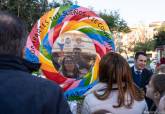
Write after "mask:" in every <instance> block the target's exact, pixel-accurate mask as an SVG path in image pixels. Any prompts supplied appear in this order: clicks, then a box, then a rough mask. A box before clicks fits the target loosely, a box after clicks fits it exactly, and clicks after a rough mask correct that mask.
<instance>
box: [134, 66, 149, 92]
mask: <svg viewBox="0 0 165 114" xmlns="http://www.w3.org/2000/svg"><path fill="white" fill-rule="evenodd" d="M131 71H132V76H133V80H134V83H135V84H136V85H138V84H137V83H136V78H135V75H136V73H135V72H134V66H133V67H131ZM151 76H152V72H151V71H149V70H148V69H146V68H144V69H143V70H142V74H141V78H142V79H141V83H140V85H138V86H139V88H143V90H144V91H145V92H146V85H147V84H148V83H149V81H150V78H151Z"/></svg>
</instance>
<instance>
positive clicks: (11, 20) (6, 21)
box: [0, 11, 27, 56]
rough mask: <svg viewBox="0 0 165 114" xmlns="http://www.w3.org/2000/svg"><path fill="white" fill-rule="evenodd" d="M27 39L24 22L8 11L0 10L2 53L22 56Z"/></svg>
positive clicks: (0, 50) (0, 47) (0, 44)
mask: <svg viewBox="0 0 165 114" xmlns="http://www.w3.org/2000/svg"><path fill="white" fill-rule="evenodd" d="M26 40H27V38H26V27H25V25H24V23H23V22H22V21H21V20H20V19H19V18H18V17H16V16H14V15H12V14H9V13H8V12H3V11H0V54H7V55H15V56H21V54H22V49H23V48H24V46H25V43H26Z"/></svg>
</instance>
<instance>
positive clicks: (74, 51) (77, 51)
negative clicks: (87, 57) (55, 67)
mask: <svg viewBox="0 0 165 114" xmlns="http://www.w3.org/2000/svg"><path fill="white" fill-rule="evenodd" d="M80 53H81V48H78V47H75V48H73V54H74V55H80Z"/></svg>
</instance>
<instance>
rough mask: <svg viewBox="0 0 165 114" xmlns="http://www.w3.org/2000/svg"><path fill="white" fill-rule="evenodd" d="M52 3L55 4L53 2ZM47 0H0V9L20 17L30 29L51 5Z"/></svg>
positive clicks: (29, 29)
mask: <svg viewBox="0 0 165 114" xmlns="http://www.w3.org/2000/svg"><path fill="white" fill-rule="evenodd" d="M54 4H57V5H58V3H56V2H54ZM54 6H55V5H53V6H51V5H49V4H48V1H47V0H0V10H2V11H3V10H7V11H8V12H10V13H13V14H15V15H17V16H18V17H20V18H22V19H23V20H24V21H25V22H26V23H27V27H28V31H31V29H32V26H33V25H34V24H35V22H36V21H37V20H38V19H39V18H40V17H41V16H42V15H43V14H44V13H45V12H46V11H48V10H49V9H50V8H51V7H54Z"/></svg>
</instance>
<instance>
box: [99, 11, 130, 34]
mask: <svg viewBox="0 0 165 114" xmlns="http://www.w3.org/2000/svg"><path fill="white" fill-rule="evenodd" d="M99 16H100V17H101V18H103V19H104V20H105V21H106V23H107V24H108V26H109V28H110V30H111V31H117V32H124V33H127V32H130V28H129V27H128V26H127V23H126V21H125V20H123V19H122V18H121V17H120V14H119V13H118V11H111V12H110V13H107V11H106V10H105V11H104V13H103V12H100V13H99Z"/></svg>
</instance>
